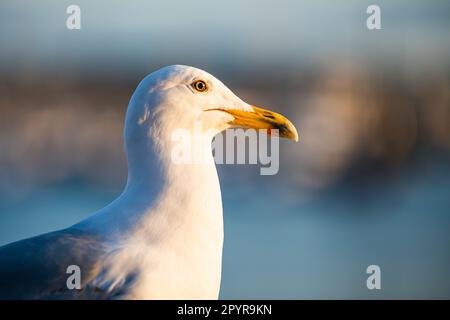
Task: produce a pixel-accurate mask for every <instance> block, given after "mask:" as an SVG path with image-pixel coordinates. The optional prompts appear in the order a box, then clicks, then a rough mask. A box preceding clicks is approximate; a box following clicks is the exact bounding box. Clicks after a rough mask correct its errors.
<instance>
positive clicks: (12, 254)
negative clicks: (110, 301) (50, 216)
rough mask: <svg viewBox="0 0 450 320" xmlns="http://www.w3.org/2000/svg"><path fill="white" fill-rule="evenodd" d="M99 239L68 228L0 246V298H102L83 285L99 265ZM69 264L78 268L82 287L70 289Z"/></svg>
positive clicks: (101, 248)
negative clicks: (68, 283)
mask: <svg viewBox="0 0 450 320" xmlns="http://www.w3.org/2000/svg"><path fill="white" fill-rule="evenodd" d="M102 254H103V246H102V242H101V240H100V239H99V238H98V237H96V236H93V235H89V234H86V233H84V232H82V231H80V230H77V229H74V228H69V229H64V230H60V231H55V232H51V233H46V234H43V235H40V236H37V237H33V238H28V239H24V240H21V241H17V242H14V243H11V244H8V245H5V246H3V247H0V299H71V298H72V299H77V298H81V299H84V298H94V297H97V298H101V293H99V292H95V288H92V289H91V290H89V289H88V287H86V286H84V285H83V284H84V283H87V282H88V281H89V279H90V278H92V276H93V275H94V274H95V273H96V270H97V269H98V268H99V266H98V265H97V264H98V261H99V259H98V257H99V256H100V255H102ZM71 265H76V266H78V267H80V270H81V272H82V277H81V281H82V288H86V289H85V290H76V289H69V288H68V286H67V279H68V277H70V276H71V273H67V268H68V267H69V266H71Z"/></svg>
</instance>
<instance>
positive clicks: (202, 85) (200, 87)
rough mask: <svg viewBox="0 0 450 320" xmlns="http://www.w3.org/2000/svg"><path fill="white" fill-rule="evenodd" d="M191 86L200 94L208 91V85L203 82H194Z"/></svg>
mask: <svg viewBox="0 0 450 320" xmlns="http://www.w3.org/2000/svg"><path fill="white" fill-rule="evenodd" d="M191 86H192V88H194V89H195V90H196V91H198V92H205V91H206V90H208V85H207V84H206V82H205V81H203V80H195V81H194V82H192V84H191Z"/></svg>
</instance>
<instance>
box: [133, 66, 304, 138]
mask: <svg viewBox="0 0 450 320" xmlns="http://www.w3.org/2000/svg"><path fill="white" fill-rule="evenodd" d="M198 123H201V127H202V130H204V131H205V132H206V131H209V132H211V133H212V134H211V138H212V137H213V136H214V134H216V133H218V132H220V131H223V130H225V129H228V128H251V129H264V130H267V133H268V134H278V135H279V136H280V137H282V138H287V139H290V140H294V141H298V134H297V130H296V129H295V127H294V125H293V124H292V123H291V122H290V121H289V120H288V119H287V118H286V117H284V116H282V115H280V114H278V113H276V112H273V111H270V110H266V109H263V108H260V107H256V106H253V105H250V104H248V103H246V102H244V101H242V100H241V99H240V98H239V97H237V96H236V95H235V94H234V93H233V92H232V91H231V90H230V89H228V88H227V87H226V86H225V85H224V84H223V83H222V82H221V81H220V80H218V79H217V78H215V77H214V76H212V75H211V74H209V73H208V72H205V71H203V70H200V69H197V68H194V67H189V66H182V65H172V66H167V67H164V68H162V69H159V70H157V71H155V72H153V73H151V74H150V75H148V76H147V77H145V78H144V79H143V80H142V81H141V83H140V84H139V86H138V87H137V89H136V91H135V92H134V94H133V96H132V98H131V101H130V104H129V107H128V111H127V117H126V122H125V140H126V141H127V140H133V139H139V138H146V137H148V136H149V135H152V136H153V138H158V137H161V136H164V135H170V133H171V132H173V130H175V129H177V128H185V129H188V130H191V129H193V127H194V126H195V125H196V124H198Z"/></svg>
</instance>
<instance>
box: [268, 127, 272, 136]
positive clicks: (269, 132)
mask: <svg viewBox="0 0 450 320" xmlns="http://www.w3.org/2000/svg"><path fill="white" fill-rule="evenodd" d="M267 135H269V136H271V135H272V129H270V128H269V129H267Z"/></svg>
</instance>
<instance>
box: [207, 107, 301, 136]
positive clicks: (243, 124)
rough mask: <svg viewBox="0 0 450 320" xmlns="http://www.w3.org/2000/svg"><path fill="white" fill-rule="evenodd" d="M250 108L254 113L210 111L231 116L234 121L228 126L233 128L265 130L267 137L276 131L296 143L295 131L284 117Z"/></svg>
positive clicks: (234, 110)
mask: <svg viewBox="0 0 450 320" xmlns="http://www.w3.org/2000/svg"><path fill="white" fill-rule="evenodd" d="M252 108H253V111H254V112H251V111H244V110H237V109H222V108H217V109H212V110H220V111H223V112H226V113H228V114H230V115H232V116H233V117H234V120H232V121H231V122H229V124H231V125H232V126H233V127H235V128H236V127H239V128H252V129H257V130H258V129H266V130H267V134H268V135H272V130H274V129H276V130H278V134H279V136H280V137H282V138H287V139H290V140H294V141H298V133H297V129H295V127H294V125H293V124H292V122H291V121H289V120H288V119H287V118H286V117H284V116H282V115H281V114H279V113H276V112H273V111H270V110H266V109H262V108H258V107H255V106H252ZM210 110H211V109H210Z"/></svg>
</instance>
